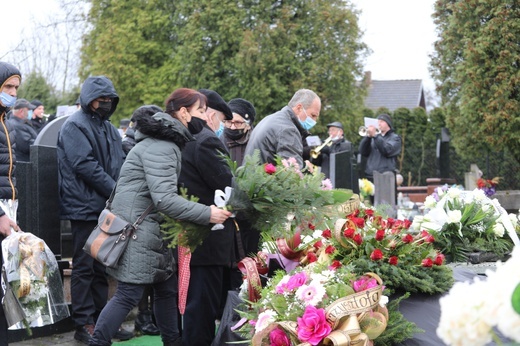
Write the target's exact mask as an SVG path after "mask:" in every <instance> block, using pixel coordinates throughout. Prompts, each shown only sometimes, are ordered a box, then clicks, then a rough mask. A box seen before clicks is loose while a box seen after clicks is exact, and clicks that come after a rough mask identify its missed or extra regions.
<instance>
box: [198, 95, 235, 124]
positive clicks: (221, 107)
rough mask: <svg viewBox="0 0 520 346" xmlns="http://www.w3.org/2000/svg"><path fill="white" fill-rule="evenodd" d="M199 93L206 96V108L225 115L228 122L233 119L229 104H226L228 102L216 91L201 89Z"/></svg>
mask: <svg viewBox="0 0 520 346" xmlns="http://www.w3.org/2000/svg"><path fill="white" fill-rule="evenodd" d="M198 92H200V93H201V94H204V95H205V96H206V98H207V100H208V103H207V104H206V106H208V107H210V108H213V109H215V110H217V111H219V112H222V113H224V116H225V117H226V120H232V119H233V114H232V113H231V109H229V106H228V104H227V103H226V101H224V99H223V98H222V96H220V95H219V94H218V93H217V92H216V91H213V90H209V89H199V90H198Z"/></svg>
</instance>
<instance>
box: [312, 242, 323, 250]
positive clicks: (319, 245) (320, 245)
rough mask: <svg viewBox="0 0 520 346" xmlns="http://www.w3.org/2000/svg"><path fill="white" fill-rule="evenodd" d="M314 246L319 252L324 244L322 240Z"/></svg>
mask: <svg viewBox="0 0 520 346" xmlns="http://www.w3.org/2000/svg"><path fill="white" fill-rule="evenodd" d="M313 246H314V248H315V249H316V250H317V249H319V248H320V247H322V246H323V243H322V242H321V240H318V241H317V242H315V243H314V245H313Z"/></svg>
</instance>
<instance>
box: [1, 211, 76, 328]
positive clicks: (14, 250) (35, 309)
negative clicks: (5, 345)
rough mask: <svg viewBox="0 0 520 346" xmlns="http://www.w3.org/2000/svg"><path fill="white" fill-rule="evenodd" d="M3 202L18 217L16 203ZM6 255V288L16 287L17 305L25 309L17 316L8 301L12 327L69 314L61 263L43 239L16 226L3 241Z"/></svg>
mask: <svg viewBox="0 0 520 346" xmlns="http://www.w3.org/2000/svg"><path fill="white" fill-rule="evenodd" d="M0 205H2V208H3V209H4V211H6V213H8V215H9V216H10V217H11V219H14V214H15V213H16V204H15V205H14V206H13V205H12V203H6V201H0ZM7 205H8V207H7V208H6V206H7ZM2 255H3V268H2V271H3V275H2V289H3V290H4V292H7V291H8V290H9V291H12V293H14V297H15V299H16V300H18V302H19V304H18V303H17V302H15V305H16V306H17V307H19V306H21V308H22V310H23V313H20V314H18V313H17V314H16V316H8V315H9V314H14V313H15V309H11V308H10V307H6V306H5V304H4V312H5V314H6V316H8V321H11V322H12V325H10V326H9V327H10V329H22V328H29V327H41V326H44V325H48V324H53V323H55V322H57V321H60V320H62V319H64V318H67V317H68V316H69V309H68V307H67V304H66V302H65V299H64V294H63V283H62V281H61V276H60V271H59V268H58V263H57V261H56V258H55V256H54V254H53V253H52V251H51V250H50V249H49V247H48V246H47V245H46V244H45V242H44V241H43V240H42V239H40V238H38V237H36V236H35V235H33V234H31V233H25V232H21V231H20V232H15V231H14V230H12V231H11V235H9V236H8V237H7V238H5V239H4V240H3V241H2ZM11 303H12V302H11ZM10 324H11V323H10Z"/></svg>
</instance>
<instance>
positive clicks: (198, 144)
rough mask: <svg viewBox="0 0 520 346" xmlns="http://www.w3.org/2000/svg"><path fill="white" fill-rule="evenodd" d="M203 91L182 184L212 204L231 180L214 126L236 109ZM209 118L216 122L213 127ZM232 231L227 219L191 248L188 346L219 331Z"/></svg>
mask: <svg viewBox="0 0 520 346" xmlns="http://www.w3.org/2000/svg"><path fill="white" fill-rule="evenodd" d="M199 92H201V93H203V94H204V95H206V97H207V100H208V102H207V107H208V108H207V111H206V116H205V118H204V119H202V118H199V117H196V115H195V114H194V115H193V117H192V119H191V122H190V123H189V124H188V129H189V130H190V132H191V133H192V134H193V135H194V137H195V141H191V142H188V143H186V147H185V148H184V150H183V151H182V169H181V174H180V176H179V185H180V186H184V187H186V188H187V189H188V195H193V196H196V197H199V203H202V204H205V205H212V204H214V198H215V190H217V189H218V190H222V191H224V189H225V188H226V186H231V179H232V174H231V170H230V168H229V166H228V165H227V164H226V161H225V160H224V159H222V157H220V156H219V155H220V154H225V155H229V154H228V151H227V150H226V148H225V147H224V144H223V143H222V142H221V141H220V139H219V138H218V137H217V135H216V133H215V132H216V131H218V130H219V128H220V126H219V122H221V121H222V120H231V119H233V115H232V113H231V109H230V108H229V106H228V105H227V103H226V102H225V101H224V100H223V99H222V97H221V96H220V95H219V94H218V93H216V92H215V91H213V90H207V89H201V90H199ZM167 111H168V109H167ZM212 119H213V120H212ZM207 121H208V122H207ZM209 123H212V125H213V127H212V128H210V126H209ZM234 232H235V228H234V222H233V220H232V219H228V220H227V221H226V222H225V223H224V229H221V230H216V231H212V232H211V234H210V235H209V236H208V238H206V240H204V242H203V243H202V244H201V245H199V246H198V247H197V248H196V249H195V251H194V252H193V254H192V257H191V262H190V283H189V289H188V298H187V302H186V310H185V313H184V316H183V321H184V323H183V324H184V327H183V332H182V344H183V345H184V346H209V345H210V344H211V342H212V340H213V339H214V337H215V320H216V319H217V318H219V313H220V305H221V301H222V296H223V294H222V292H223V290H225V291H226V292H227V289H228V288H229V274H230V270H231V265H232V263H233V262H234V261H235V251H234V236H235V235H234Z"/></svg>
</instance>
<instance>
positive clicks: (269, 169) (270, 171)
mask: <svg viewBox="0 0 520 346" xmlns="http://www.w3.org/2000/svg"><path fill="white" fill-rule="evenodd" d="M264 171H265V173H267V174H274V173H276V166H275V165H273V164H272V163H268V164H266V165H265V166H264Z"/></svg>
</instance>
